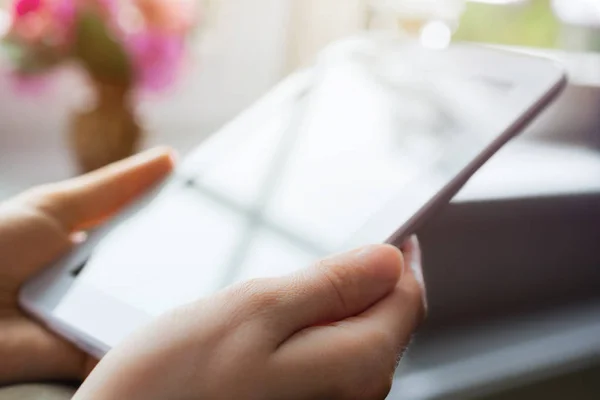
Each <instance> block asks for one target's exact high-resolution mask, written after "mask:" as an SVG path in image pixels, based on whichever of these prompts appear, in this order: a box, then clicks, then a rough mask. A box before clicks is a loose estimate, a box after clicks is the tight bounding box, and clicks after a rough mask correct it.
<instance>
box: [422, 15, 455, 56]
mask: <svg viewBox="0 0 600 400" xmlns="http://www.w3.org/2000/svg"><path fill="white" fill-rule="evenodd" d="M451 40H452V30H451V29H450V27H449V26H448V25H447V24H445V23H444V22H442V21H431V22H428V23H427V24H425V26H423V29H421V44H422V45H423V47H427V48H429V49H436V50H438V49H445V48H446V47H448V46H449V45H450V41H451Z"/></svg>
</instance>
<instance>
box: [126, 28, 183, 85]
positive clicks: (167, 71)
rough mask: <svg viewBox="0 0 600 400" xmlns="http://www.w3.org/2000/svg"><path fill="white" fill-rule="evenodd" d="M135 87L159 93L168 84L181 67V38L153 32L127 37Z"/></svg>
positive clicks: (173, 79)
mask: <svg viewBox="0 0 600 400" xmlns="http://www.w3.org/2000/svg"><path fill="white" fill-rule="evenodd" d="M128 48H129V51H130V53H131V54H132V59H133V66H134V70H135V73H136V80H137V82H136V83H137V84H138V85H139V86H141V87H142V88H145V89H149V90H161V89H164V88H165V87H167V86H168V85H170V84H172V83H173V81H175V79H176V77H177V73H178V72H179V71H180V69H181V66H182V64H183V59H184V54H185V39H184V38H183V37H182V36H180V35H175V34H164V33H162V32H157V31H148V32H142V33H139V34H135V35H132V36H131V37H130V38H129V45H128Z"/></svg>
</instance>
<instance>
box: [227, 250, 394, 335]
mask: <svg viewBox="0 0 600 400" xmlns="http://www.w3.org/2000/svg"><path fill="white" fill-rule="evenodd" d="M402 269H403V261H402V254H401V253H400V251H399V250H398V249H396V248H395V247H392V246H368V247H365V248H362V249H359V250H355V251H352V252H349V253H345V254H340V255H337V256H334V257H331V258H328V259H325V260H322V261H320V262H318V263H317V264H315V265H314V266H312V267H311V268H308V269H307V270H304V271H301V272H299V273H297V274H294V275H291V276H288V277H284V278H280V279H276V280H270V281H267V283H266V284H265V282H264V281H258V285H255V286H248V285H246V286H242V287H241V288H242V290H243V291H244V292H245V293H244V294H243V295H242V296H238V294H239V293H235V296H236V297H237V298H242V299H247V300H243V303H244V304H245V308H246V309H248V308H251V309H252V310H258V311H252V310H250V312H246V311H247V310H246V311H245V312H244V314H245V315H250V316H252V317H254V316H255V315H256V313H257V312H259V313H261V314H262V316H263V318H254V319H255V320H256V321H257V324H260V326H261V328H262V329H266V330H268V331H269V333H270V334H271V335H273V337H274V339H275V340H276V341H277V340H279V341H283V340H285V339H286V338H288V337H289V336H291V335H293V334H294V333H295V332H297V331H299V330H301V329H304V328H306V327H309V326H314V325H318V324H323V323H329V322H332V321H339V320H342V319H344V318H347V317H350V316H353V315H357V314H360V313H361V312H363V311H364V310H366V309H368V308H369V307H370V306H371V305H373V304H374V303H376V302H377V301H379V300H381V299H382V298H384V297H385V296H386V295H387V294H389V293H390V292H391V291H392V290H393V289H394V287H395V286H396V284H397V282H398V279H399V278H400V276H401V274H402ZM250 285H252V284H250ZM265 285H267V286H265ZM276 344H277V345H278V344H279V342H278V343H276Z"/></svg>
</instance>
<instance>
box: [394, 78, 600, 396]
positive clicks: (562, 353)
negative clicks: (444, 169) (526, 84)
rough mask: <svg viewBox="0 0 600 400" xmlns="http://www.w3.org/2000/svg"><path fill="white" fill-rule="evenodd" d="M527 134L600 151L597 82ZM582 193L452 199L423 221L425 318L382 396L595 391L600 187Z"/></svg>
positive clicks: (564, 99)
mask: <svg viewBox="0 0 600 400" xmlns="http://www.w3.org/2000/svg"><path fill="white" fill-rule="evenodd" d="M532 139H533V140H537V141H539V142H540V143H544V142H545V143H549V142H550V143H557V144H565V145H568V146H583V147H586V148H588V149H591V150H593V151H598V152H600V90H599V88H598V87H582V86H570V87H569V88H568V89H567V91H566V92H565V93H564V94H563V95H562V96H561V97H560V99H559V100H558V101H557V102H556V104H554V105H553V106H551V107H550V108H549V109H548V110H547V111H546V112H544V114H543V115H542V116H541V117H540V118H539V120H538V121H536V122H535V123H534V124H533V125H532V126H531V127H530V128H529V129H528V130H527V131H526V132H525V133H524V134H523V137H522V138H520V139H518V140H532ZM507 150H508V149H507ZM507 168H510V165H508V166H507ZM479 184H481V182H478V185H479ZM531 189H532V191H531V193H538V191H537V190H536V189H538V188H536V187H535V181H533V183H532V188H531ZM584 192H585V191H583V192H581V193H580V194H565V193H561V194H557V195H552V194H548V193H545V194H544V196H538V195H533V194H532V195H529V194H528V192H527V190H524V192H523V194H522V195H521V196H513V197H512V198H509V199H502V200H485V201H470V202H457V203H453V204H451V205H449V206H447V207H446V208H445V209H444V210H442V211H441V212H440V213H439V215H437V217H435V218H433V219H432V220H431V221H430V222H429V223H428V224H427V225H425V226H423V227H422V229H420V231H419V235H420V238H421V243H422V247H423V251H424V257H425V259H424V275H425V278H426V281H427V286H428V298H429V311H430V316H429V319H428V321H427V323H426V324H425V325H424V326H423V328H422V330H421V332H420V333H419V334H418V335H417V338H416V340H415V342H414V344H413V346H412V347H411V349H410V350H409V352H408V354H407V359H406V362H404V363H403V365H402V366H401V370H400V375H399V380H398V385H397V387H396V388H395V391H394V392H393V393H392V395H391V396H390V399H404V400H406V399H425V398H428V399H465V398H481V396H483V395H484V394H486V395H488V396H491V397H488V398H486V400H487V399H489V400H496V399H505V398H511V399H512V398H515V399H521V398H528V399H534V400H535V399H542V398H544V399H546V398H550V399H552V398H569V399H571V398H572V399H584V400H585V399H588V398H590V399H591V398H600V392H599V391H598V386H597V384H596V385H593V384H592V383H594V380H596V381H597V379H596V378H594V377H598V371H599V370H598V368H600V367H597V366H600V340H599V339H600V330H599V329H600V317H599V316H600V190H598V189H597V188H594V189H593V190H589V191H587V193H584ZM544 346H546V347H544ZM469 368H471V369H470V370H469ZM458 370H460V371H458ZM587 371H590V372H587ZM454 372H456V382H452V379H453V378H454V376H452V378H451V379H444V377H448V375H453V373H454ZM444 380H445V382H441V381H444ZM460 380H462V382H459V381H460ZM582 382H583V383H582ZM403 385H404V387H403ZM445 388H447V389H445ZM518 388H520V389H518ZM429 389H431V390H429ZM578 389H581V390H580V391H577V390H578ZM444 390H446V391H444ZM494 393H505V394H498V395H495V394H494ZM559 394H562V396H561V395H559ZM494 396H496V397H494ZM551 396H554V397H551Z"/></svg>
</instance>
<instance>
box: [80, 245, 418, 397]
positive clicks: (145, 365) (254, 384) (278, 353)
mask: <svg viewBox="0 0 600 400" xmlns="http://www.w3.org/2000/svg"><path fill="white" fill-rule="evenodd" d="M421 277H422V275H421V271H420V253H419V249H418V244H417V243H416V240H414V239H413V240H411V241H410V242H409V243H407V245H406V246H405V248H404V256H403V254H402V253H401V252H400V251H398V250H397V249H396V248H394V247H391V246H370V247H365V248H363V249H360V250H356V251H353V252H350V253H346V254H342V255H338V256H335V257H331V258H329V259H326V260H323V261H321V262H318V263H316V264H315V265H313V266H312V267H310V268H308V269H307V270H304V271H301V272H298V273H296V274H294V275H291V276H287V277H283V278H276V279H261V280H255V281H252V282H248V283H244V284H241V285H237V286H234V287H231V288H229V289H226V290H225V291H223V292H221V293H219V294H217V295H216V296H214V297H212V298H210V299H205V300H201V301H198V302H196V303H193V304H190V305H188V306H185V307H182V308H180V309H178V310H175V311H173V312H171V313H168V314H167V315H165V316H163V317H161V318H159V319H158V320H157V321H155V322H154V323H152V324H151V325H150V326H148V327H146V328H144V329H143V330H141V331H139V332H138V333H137V334H134V335H133V336H132V337H130V338H129V339H128V340H126V341H125V342H124V343H123V344H122V345H120V346H118V347H117V348H115V349H113V350H112V351H111V352H109V354H108V355H107V356H106V357H105V358H104V359H103V360H102V361H101V362H100V364H99V365H98V367H97V368H96V369H95V370H94V371H93V372H92V374H91V375H90V376H89V378H88V379H87V380H86V381H85V382H84V384H83V386H82V387H81V388H80V390H79V392H78V393H77V395H76V396H75V398H76V399H90V398H94V399H132V400H134V399H144V400H149V399H156V400H159V399H160V400H162V399H165V400H166V399H169V400H171V399H211V400H214V399H227V400H231V399H245V400H253V399H257V400H258V399H261V400H262V399H288V400H291V399H384V398H385V397H386V396H387V394H388V392H389V390H390V387H391V382H392V376H393V373H394V370H395V368H396V366H397V363H398V361H399V360H400V357H401V355H402V352H403V350H404V348H405V347H406V345H407V344H408V342H409V340H410V337H411V335H412V333H413V331H414V330H415V329H416V327H417V325H418V324H419V323H420V322H421V320H422V318H423V316H424V314H425V302H424V287H423V284H422V278H421Z"/></svg>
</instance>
